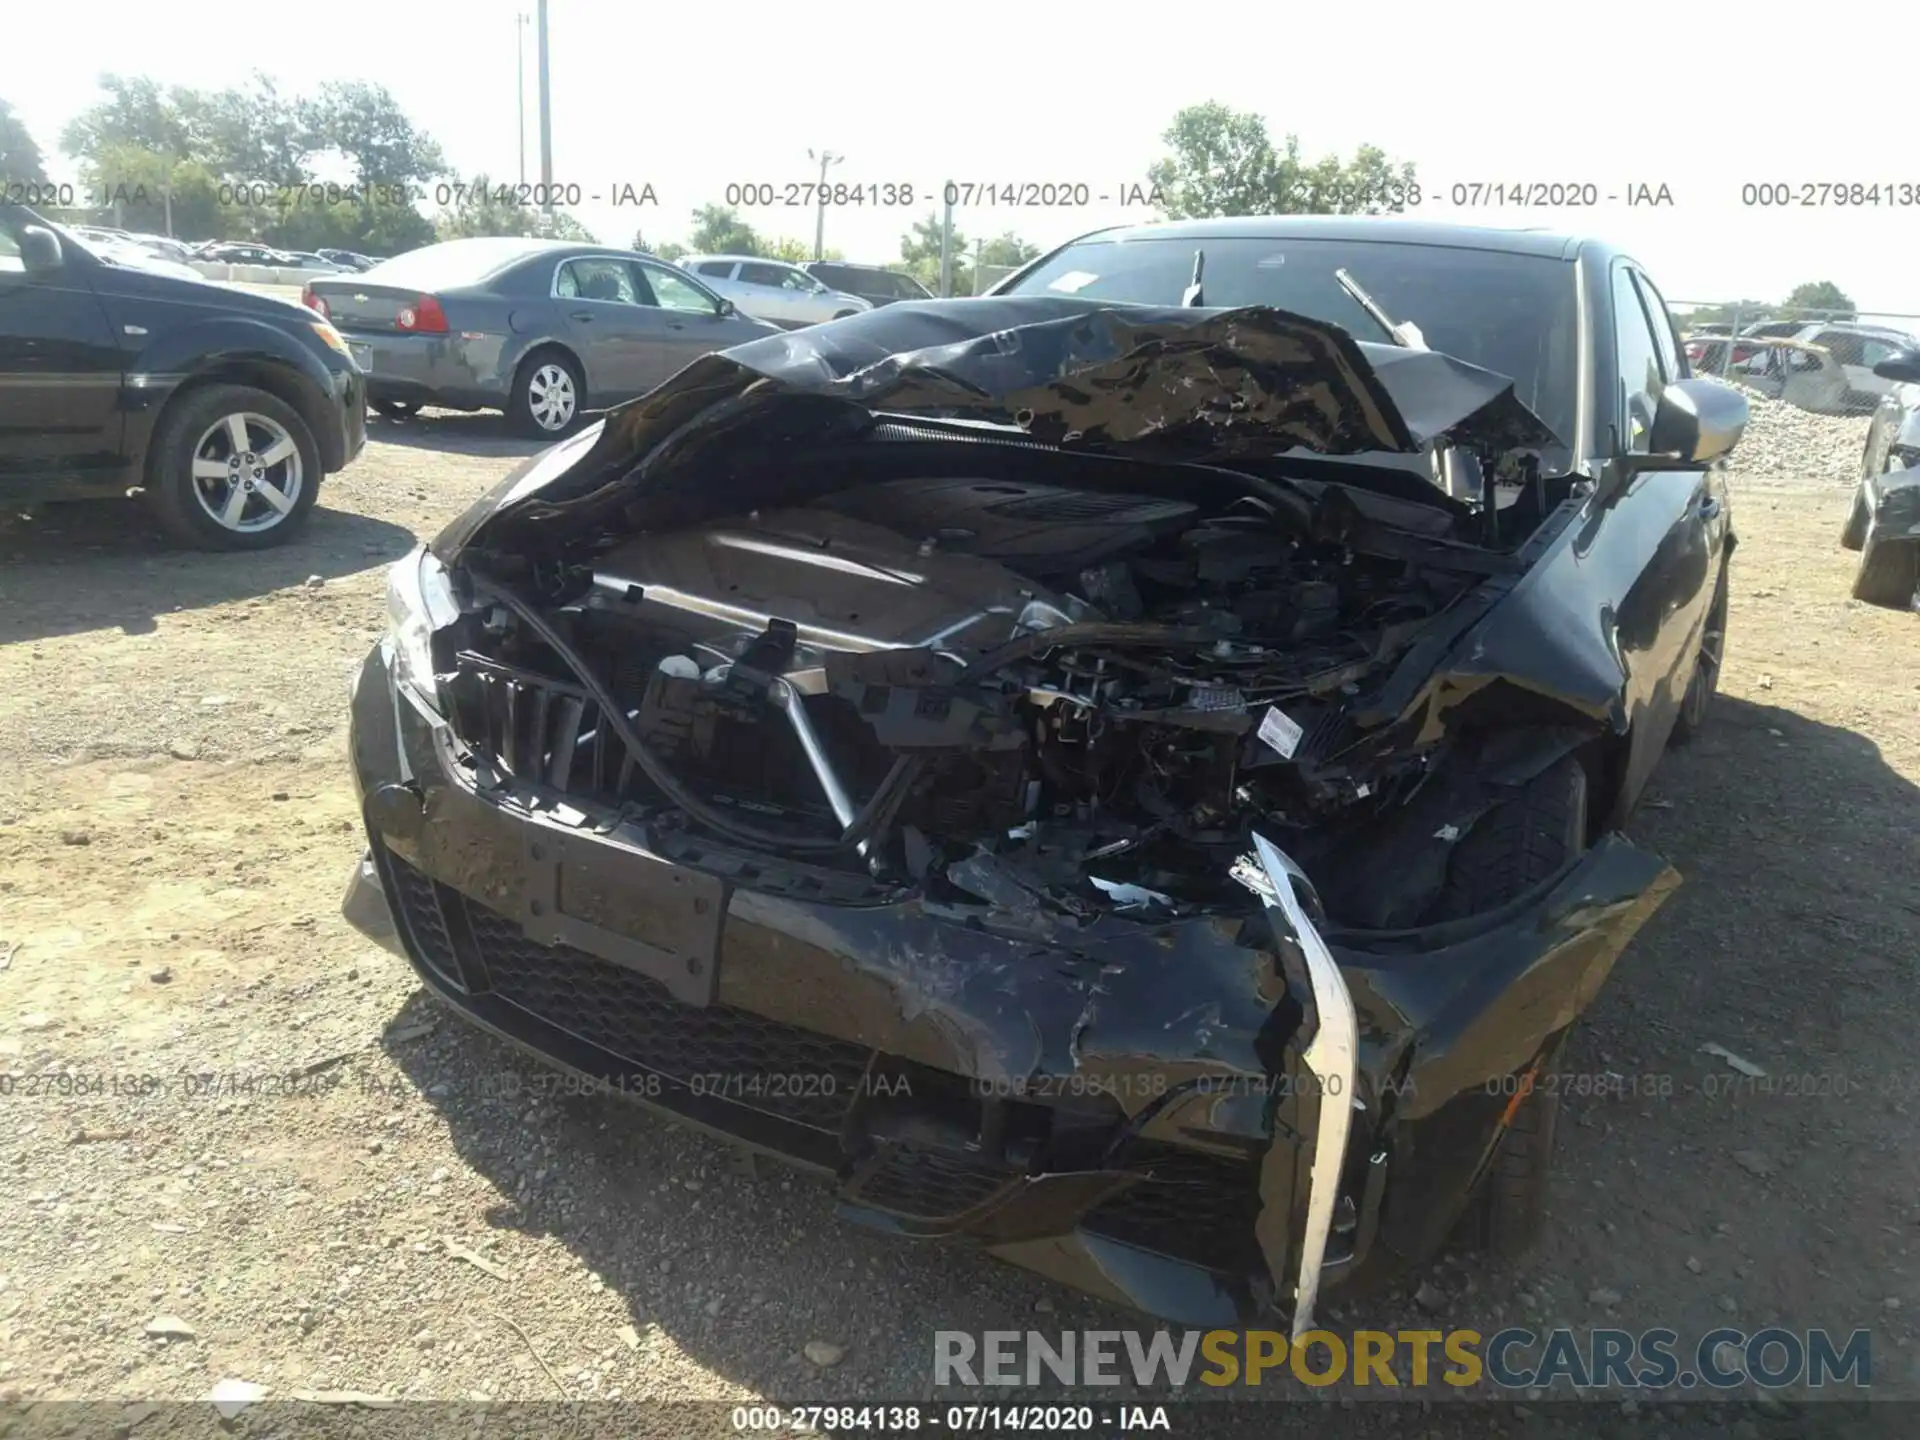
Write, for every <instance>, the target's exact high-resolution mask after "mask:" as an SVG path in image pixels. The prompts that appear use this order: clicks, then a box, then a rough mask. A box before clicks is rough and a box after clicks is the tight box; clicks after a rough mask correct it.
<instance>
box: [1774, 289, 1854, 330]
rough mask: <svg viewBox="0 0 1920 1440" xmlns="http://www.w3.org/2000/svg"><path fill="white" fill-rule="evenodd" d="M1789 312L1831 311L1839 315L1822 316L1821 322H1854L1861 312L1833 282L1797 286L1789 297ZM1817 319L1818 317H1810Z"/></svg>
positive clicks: (1820, 317)
mask: <svg viewBox="0 0 1920 1440" xmlns="http://www.w3.org/2000/svg"><path fill="white" fill-rule="evenodd" d="M1786 308H1787V309H1788V310H1831V311H1837V312H1839V313H1837V314H1832V315H1821V316H1818V317H1817V318H1819V319H1821V320H1853V319H1856V318H1858V316H1859V310H1858V308H1857V307H1856V306H1855V305H1854V303H1853V301H1852V300H1850V299H1849V298H1848V297H1847V292H1846V291H1844V290H1842V289H1841V288H1840V287H1839V286H1838V285H1836V284H1834V283H1833V281H1831V280H1809V281H1807V283H1806V284H1804V285H1796V286H1794V287H1793V290H1792V291H1791V292H1790V293H1789V294H1788V296H1787V305H1786ZM1809 318H1816V317H1809Z"/></svg>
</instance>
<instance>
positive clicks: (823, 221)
mask: <svg viewBox="0 0 1920 1440" xmlns="http://www.w3.org/2000/svg"><path fill="white" fill-rule="evenodd" d="M807 158H808V159H809V160H818V161H819V162H820V194H819V196H818V203H817V204H816V206H815V209H814V217H813V258H814V259H816V260H824V259H826V248H827V167H828V166H829V165H838V164H839V163H840V162H841V161H842V160H844V159H846V158H847V157H846V156H844V155H836V154H834V153H833V152H832V151H831V150H822V151H821V152H820V153H819V154H817V155H816V154H815V153H814V152H813V151H811V150H809V151H807Z"/></svg>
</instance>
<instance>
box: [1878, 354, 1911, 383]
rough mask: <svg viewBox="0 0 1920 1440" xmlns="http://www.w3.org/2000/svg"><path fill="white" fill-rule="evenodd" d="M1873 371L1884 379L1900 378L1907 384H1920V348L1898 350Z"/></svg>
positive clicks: (1899, 379)
mask: <svg viewBox="0 0 1920 1440" xmlns="http://www.w3.org/2000/svg"><path fill="white" fill-rule="evenodd" d="M1873 373H1874V374H1876V375H1878V376H1879V377H1880V378H1881V379H1882V380H1898V381H1900V382H1901V383H1902V384H1905V385H1920V350H1896V351H1895V352H1894V353H1893V354H1891V355H1889V356H1888V357H1887V358H1886V359H1884V360H1882V361H1881V362H1880V363H1879V364H1878V365H1876V366H1874V367H1873Z"/></svg>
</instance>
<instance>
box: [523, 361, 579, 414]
mask: <svg viewBox="0 0 1920 1440" xmlns="http://www.w3.org/2000/svg"><path fill="white" fill-rule="evenodd" d="M578 405H579V396H578V394H577V393H576V392H575V390H574V385H573V376H571V375H569V374H568V373H567V371H566V367H564V366H562V365H557V364H554V363H553V362H552V361H549V362H547V363H546V364H544V365H541V366H540V367H538V368H537V369H536V370H535V371H534V372H533V374H531V375H530V376H528V377H527V409H528V411H529V412H530V413H531V414H532V415H533V423H534V424H536V425H538V426H539V427H540V428H541V429H542V430H564V429H566V428H567V424H568V422H569V421H571V420H572V419H573V412H574V410H575V409H576V408H577V407H578Z"/></svg>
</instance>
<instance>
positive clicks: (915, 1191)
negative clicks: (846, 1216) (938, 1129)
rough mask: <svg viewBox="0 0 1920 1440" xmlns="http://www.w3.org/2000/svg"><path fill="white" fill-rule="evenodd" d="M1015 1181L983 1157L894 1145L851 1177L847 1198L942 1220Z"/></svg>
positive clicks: (1003, 1168) (902, 1213) (884, 1208)
mask: <svg viewBox="0 0 1920 1440" xmlns="http://www.w3.org/2000/svg"><path fill="white" fill-rule="evenodd" d="M1015 1178H1017V1177H1016V1176H1015V1174H1014V1172H1013V1171H1011V1170H1009V1169H1008V1168H1007V1167H1006V1166H1005V1165H1002V1164H996V1163H994V1162H993V1161H990V1160H986V1159H983V1158H982V1159H976V1158H973V1157H969V1156H965V1155H955V1154H951V1153H947V1152H943V1151H938V1150H923V1149H919V1148H917V1147H915V1146H912V1145H895V1146H892V1147H890V1148H889V1149H888V1150H887V1151H886V1152H885V1153H884V1154H883V1155H882V1156H881V1158H880V1160H879V1161H878V1163H877V1164H876V1165H875V1166H874V1167H873V1168H872V1169H870V1170H868V1171H867V1172H866V1173H864V1174H862V1175H860V1176H858V1177H856V1178H855V1180H854V1183H853V1185H852V1187H851V1191H852V1193H851V1198H852V1199H854V1200H855V1201H857V1202H858V1203H860V1204H862V1205H870V1206H872V1207H873V1208H874V1209H876V1210H886V1211H890V1212H891V1213H893V1214H895V1215H904V1216H913V1217H915V1218H918V1219H936V1218H941V1219H944V1218H950V1217H954V1216H959V1215H964V1214H965V1213H966V1212H967V1211H969V1210H971V1209H973V1208H974V1207H975V1206H977V1205H980V1204H982V1203H984V1202H985V1201H987V1200H990V1199H992V1198H993V1196H994V1195H995V1194H996V1193H997V1192H999V1191H1000V1190H1002V1189H1004V1188H1005V1187H1006V1186H1007V1185H1008V1184H1010V1183H1011V1182H1012V1181H1013V1180H1014V1179H1015Z"/></svg>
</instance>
